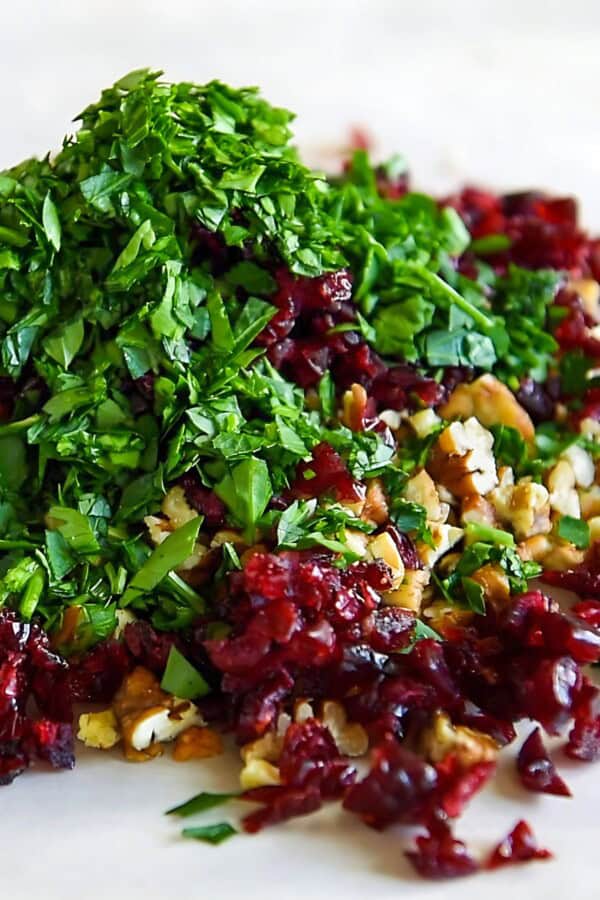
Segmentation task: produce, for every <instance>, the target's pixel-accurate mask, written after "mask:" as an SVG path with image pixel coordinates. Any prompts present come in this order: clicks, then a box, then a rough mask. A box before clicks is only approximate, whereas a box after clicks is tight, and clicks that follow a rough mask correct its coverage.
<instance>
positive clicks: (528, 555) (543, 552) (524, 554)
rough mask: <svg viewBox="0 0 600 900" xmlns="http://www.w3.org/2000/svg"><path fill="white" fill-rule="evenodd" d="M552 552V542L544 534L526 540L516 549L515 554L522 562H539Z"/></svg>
mask: <svg viewBox="0 0 600 900" xmlns="http://www.w3.org/2000/svg"><path fill="white" fill-rule="evenodd" d="M551 550H552V540H551V538H549V537H548V535H546V534H536V535H534V536H533V537H530V538H527V540H525V541H521V543H520V544H519V545H518V547H517V553H518V554H519V556H520V557H521V559H522V560H523V562H531V561H532V560H533V562H541V561H542V560H543V559H544V557H545V556H547V554H548V553H550V551H551Z"/></svg>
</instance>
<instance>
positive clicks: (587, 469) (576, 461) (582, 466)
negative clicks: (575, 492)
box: [560, 444, 596, 488]
mask: <svg viewBox="0 0 600 900" xmlns="http://www.w3.org/2000/svg"><path fill="white" fill-rule="evenodd" d="M560 456H561V459H566V460H567V462H568V463H570V465H571V468H572V469H573V475H574V476H575V484H576V485H577V487H580V488H589V487H590V486H591V485H592V484H593V483H594V477H595V475H596V467H595V465H594V460H593V459H592V457H591V456H590V454H589V453H588V452H587V450H584V449H583V447H578V446H577V444H571V446H570V447H567V449H566V450H563V452H562V453H561V455H560Z"/></svg>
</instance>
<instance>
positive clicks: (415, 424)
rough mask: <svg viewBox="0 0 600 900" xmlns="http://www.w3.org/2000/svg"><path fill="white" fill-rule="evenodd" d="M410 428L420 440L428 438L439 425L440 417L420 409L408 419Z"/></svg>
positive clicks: (432, 412)
mask: <svg viewBox="0 0 600 900" xmlns="http://www.w3.org/2000/svg"><path fill="white" fill-rule="evenodd" d="M408 421H409V423H410V426H411V428H412V429H413V431H414V432H415V434H416V435H417V437H420V438H426V437H428V436H429V435H430V434H431V432H432V431H435V429H436V428H437V427H438V425H439V424H440V423H441V421H442V420H441V419H440V417H439V416H438V415H437V413H435V412H434V411H433V410H432V409H420V410H419V412H416V413H413V415H412V416H409V417H408Z"/></svg>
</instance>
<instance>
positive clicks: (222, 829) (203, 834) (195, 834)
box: [181, 822, 237, 845]
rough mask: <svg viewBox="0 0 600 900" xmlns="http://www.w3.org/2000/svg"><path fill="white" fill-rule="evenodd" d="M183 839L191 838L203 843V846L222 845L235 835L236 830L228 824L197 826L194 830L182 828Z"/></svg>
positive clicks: (218, 823)
mask: <svg viewBox="0 0 600 900" xmlns="http://www.w3.org/2000/svg"><path fill="white" fill-rule="evenodd" d="M181 834H182V835H183V837H186V838H193V839H194V840H196V841H204V843H205V844H215V845H216V844H222V843H223V841H226V840H227V839H228V838H230V837H233V835H234V834H237V831H236V829H235V828H234V827H233V825H230V824H229V822H217V823H216V824H214V825H197V826H196V827H195V828H184V829H183V831H182V832H181Z"/></svg>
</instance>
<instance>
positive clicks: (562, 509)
mask: <svg viewBox="0 0 600 900" xmlns="http://www.w3.org/2000/svg"><path fill="white" fill-rule="evenodd" d="M548 490H549V492H550V506H551V507H552V509H553V510H555V512H557V513H560V515H561V516H572V517H573V518H575V519H578V518H579V517H580V515H581V509H580V507H579V496H578V494H577V491H576V490H575V473H574V471H573V467H572V466H571V463H570V462H567V460H566V459H559V461H558V462H557V464H556V465H555V466H554V468H553V469H552V471H551V472H550V474H549V475H548Z"/></svg>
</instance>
